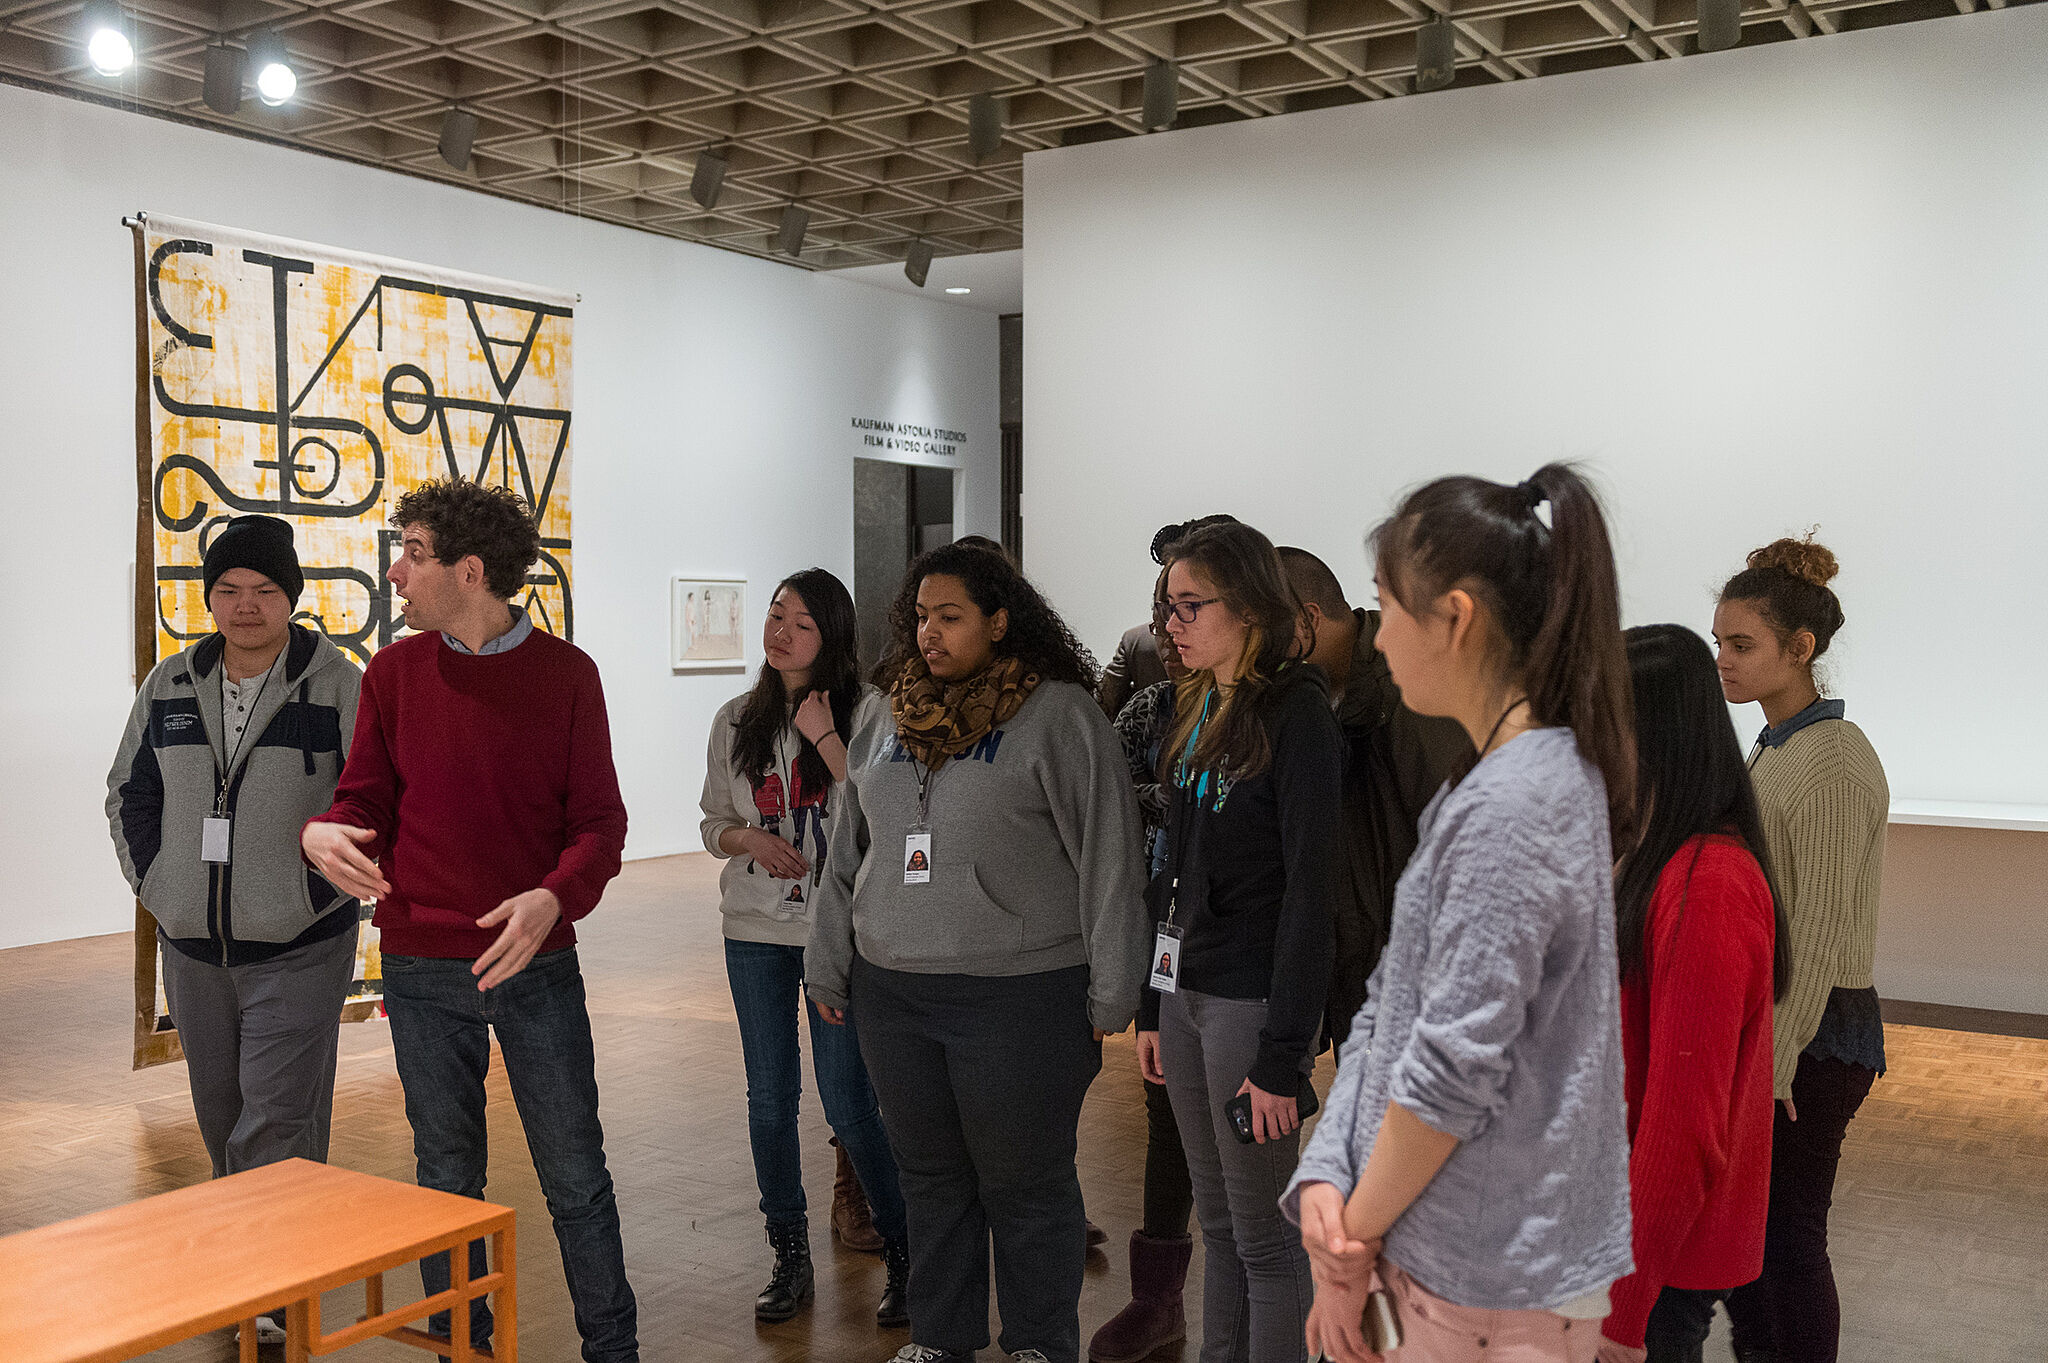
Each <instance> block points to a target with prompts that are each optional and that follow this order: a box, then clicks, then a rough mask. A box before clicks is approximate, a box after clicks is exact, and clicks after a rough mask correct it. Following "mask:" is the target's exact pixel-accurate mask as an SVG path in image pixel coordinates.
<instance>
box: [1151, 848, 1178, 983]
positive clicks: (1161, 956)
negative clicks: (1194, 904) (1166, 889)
mask: <svg viewBox="0 0 2048 1363" xmlns="http://www.w3.org/2000/svg"><path fill="white" fill-rule="evenodd" d="M1173 888H1174V891H1178V890H1179V889H1180V879H1179V878H1178V877H1175V879H1174V882H1173ZM1179 908H1180V898H1179V895H1178V894H1177V893H1174V894H1171V895H1170V897H1169V898H1168V900H1167V904H1166V921H1165V922H1164V923H1161V924H1160V925H1159V930H1158V931H1157V932H1155V933H1153V934H1152V979H1151V985H1152V987H1153V988H1154V989H1156V990H1158V991H1159V992H1160V993H1162V994H1177V993H1179V992H1180V947H1181V938H1182V937H1183V936H1184V935H1185V934H1184V933H1183V931H1182V930H1181V929H1180V928H1179V927H1177V926H1176V925H1175V924H1174V921H1173V915H1174V913H1175V912H1176V911H1177V910H1178V909H1179Z"/></svg>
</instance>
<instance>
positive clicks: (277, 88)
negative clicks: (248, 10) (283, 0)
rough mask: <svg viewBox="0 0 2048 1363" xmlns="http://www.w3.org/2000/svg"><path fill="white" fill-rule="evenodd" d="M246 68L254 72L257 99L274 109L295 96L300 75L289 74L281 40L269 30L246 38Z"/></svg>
mask: <svg viewBox="0 0 2048 1363" xmlns="http://www.w3.org/2000/svg"><path fill="white" fill-rule="evenodd" d="M249 65H250V66H252V67H254V68H255V69H256V95H257V97H258V98H259V99H261V100H262V101H263V102H264V103H265V104H268V105H269V106H270V107H271V108H273V109H275V108H276V107H277V106H278V105H280V104H283V103H284V102H285V101H286V100H289V99H290V98H291V97H292V96H293V95H295V94H297V93H298V89H299V73H298V72H296V71H294V70H292V64H291V57H290V55H289V54H288V53H286V51H285V50H284V39H282V38H280V37H278V36H277V34H275V33H273V32H272V31H271V30H269V29H267V28H266V29H264V30H262V31H261V32H259V33H254V34H251V35H250V37H249Z"/></svg>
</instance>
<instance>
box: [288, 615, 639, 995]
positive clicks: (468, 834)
mask: <svg viewBox="0 0 2048 1363" xmlns="http://www.w3.org/2000/svg"><path fill="white" fill-rule="evenodd" d="M323 821H324V822H327V823H339V824H353V825H355V826H356V827H358V828H367V829H369V830H370V831H371V832H373V833H375V834H376V835H377V839H376V841H375V842H374V843H372V844H370V845H369V846H368V847H367V848H366V849H365V850H366V851H367V852H368V853H369V854H370V855H371V856H373V857H375V858H377V859H378V861H379V863H380V865H381V869H382V870H383V872H384V878H385V879H386V880H387V881H389V882H390V884H391V893H390V894H388V895H386V896H385V897H384V898H383V899H382V900H381V901H379V903H378V905H377V916H376V919H375V920H374V921H375V922H376V925H377V929H378V931H379V932H380V933H381V934H382V945H383V949H384V950H385V951H388V952H392V953H394V954H396V955H400V956H439V957H453V958H461V959H468V958H473V957H476V956H480V955H482V954H483V951H484V949H485V948H486V947H488V946H489V945H490V944H491V943H492V942H493V941H495V940H496V939H497V936H498V934H499V933H500V932H501V931H503V928H502V927H501V926H500V927H489V928H479V927H477V926H476V920H477V919H479V918H481V917H483V915H485V914H487V913H489V912H490V911H491V910H492V909H495V908H497V907H498V905H499V904H501V903H503V902H504V901H505V900H507V899H510V898H512V897H513V896H514V895H519V894H524V893H526V892H527V891H528V890H534V889H543V888H544V889H548V890H552V891H554V893H555V897H556V898H557V899H559V900H561V901H562V920H561V922H560V923H558V924H556V926H555V929H554V931H553V932H552V933H550V934H549V935H548V938H547V940H546V941H545V942H543V943H542V944H541V947H540V949H541V950H542V951H555V950H559V949H560V948H562V947H566V946H570V945H573V944H574V943H575V941H576V930H575V929H574V928H573V927H571V926H570V924H572V923H574V922H575V921H576V920H577V919H579V918H581V917H583V916H584V915H585V914H587V913H589V912H590V911H591V910H592V909H594V908H596V907H597V900H598V896H599V895H601V894H603V893H604V887H605V884H606V882H608V881H609V880H610V879H611V878H612V877H613V876H615V875H617V874H618V873H619V856H620V853H621V852H622V851H623V850H624V848H625V845H626V806H625V802H624V801H622V800H621V799H620V798H619V778H618V774H617V772H615V771H614V770H613V768H612V742H611V726H610V724H609V722H608V721H607V720H606V718H605V709H604V689H603V687H602V686H601V685H600V684H599V682H598V676H597V664H596V663H594V662H592V661H591V660H590V657H589V655H587V654H585V653H584V652H583V651H582V650H581V649H579V648H577V647H576V646H575V645H574V644H569V643H565V642H563V641H562V640H560V639H557V638H556V637H555V636H553V635H552V634H547V633H544V632H543V631H541V630H538V629H536V630H534V631H533V633H531V634H530V635H528V636H527V637H526V639H525V640H523V641H522V642H521V643H520V644H519V645H518V646H517V647H516V648H513V649H512V650H510V651H509V652H506V653H493V654H486V655H483V656H473V655H470V654H465V653H459V652H457V651H456V650H455V649H453V648H450V647H449V646H448V644H447V641H446V640H444V639H442V637H441V636H440V634H439V633H425V634H417V635H414V636H412V637H411V638H408V639H402V640H400V641H399V642H398V643H395V644H393V645H391V646H390V647H389V648H386V649H383V650H381V651H380V652H378V654H377V655H376V656H375V657H374V658H372V659H371V660H370V666H369V668H368V669H367V670H366V671H365V672H364V673H363V691H362V699H361V700H360V701H359V702H358V705H357V710H356V732H355V738H354V741H353V742H352V743H351V745H350V747H349V752H348V763H347V765H346V766H345V767H344V768H343V770H342V774H341V783H340V785H339V786H338V787H336V789H335V792H334V806H333V808H331V809H329V810H328V811H327V812H326V813H325V814H322V815H320V816H319V817H318V818H317V819H315V820H313V822H315V823H319V822H323Z"/></svg>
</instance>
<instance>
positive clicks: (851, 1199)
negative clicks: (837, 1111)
mask: <svg viewBox="0 0 2048 1363" xmlns="http://www.w3.org/2000/svg"><path fill="white" fill-rule="evenodd" d="M832 1149H833V1152H834V1153H835V1154H837V1155H838V1156H839V1170H838V1172H837V1173H835V1174H833V1176H832V1233H833V1234H834V1235H836V1236H838V1237H839V1243H840V1244H842V1245H844V1246H846V1247H847V1248H848V1249H852V1250H859V1251H860V1252H861V1253H862V1254H880V1253H881V1252H882V1236H881V1233H880V1232H879V1231H877V1230H876V1229H875V1218H874V1214H873V1213H871V1212H870V1211H869V1210H868V1195H867V1194H866V1193H864V1192H862V1191H861V1186H860V1179H859V1178H858V1177H857V1176H856V1175H855V1174H854V1172H853V1161H852V1160H850V1159H848V1158H847V1157H846V1151H845V1149H844V1148H843V1147H841V1146H840V1144H839V1138H838V1137H837V1136H834V1137H833V1138H832Z"/></svg>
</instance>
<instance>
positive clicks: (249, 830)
mask: <svg viewBox="0 0 2048 1363" xmlns="http://www.w3.org/2000/svg"><path fill="white" fill-rule="evenodd" d="M203 579H204V581H205V584H206V604H207V608H208V609H209V610H211V611H212V612H213V619H214V624H215V625H216V627H217V632H216V633H213V634H209V635H208V636H206V638H204V639H201V640H200V641H199V642H198V643H196V644H194V645H192V647H190V648H188V649H186V650H185V651H183V652H182V653H179V654H177V655H175V656H173V657H171V658H167V659H165V660H164V661H163V662H160V663H158V664H157V665H156V667H155V669H154V670H152V671H151V672H150V674H149V677H148V679H147V680H146V681H144V682H143V684H142V689H141V691H140V693H139V694H137V696H136V697H135V706H134V709H133V710H132V711H131V712H130V713H129V716H128V727H127V731H126V732H125V733H124V734H123V735H122V738H121V748H120V752H119V753H118V754H117V755H116V756H115V759H114V767H113V770H112V771H111V772H110V773H109V774H108V776H107V820H108V823H109V825H110V826H111V828H112V830H113V836H114V849H115V852H116V853H117V854H118V855H119V857H120V861H121V870H122V871H123V873H124V874H126V875H127V877H128V884H129V885H130V887H132V888H133V889H134V891H135V894H136V897H137V898H139V899H140V900H141V901H142V903H143V906H144V907H145V908H147V909H148V910H149V911H150V913H151V915H153V916H154V917H155V919H156V921H157V942H158V954H159V956H160V958H161V959H162V962H163V979H164V992H165V994H166V995H167V997H168V998H169V1001H170V1013H171V1021H172V1022H173V1023H174V1024H175V1025H176V1026H177V1029H178V1039H179V1041H180V1042H181V1043H182V1045H183V1046H184V1050H185V1061H186V1072H187V1076H188V1077H189V1079H190V1081H191V1086H192V1106H193V1110H194V1112H195V1113H196V1114H197V1116H198V1119H199V1134H200V1137H201V1139H202V1140H203V1141H204V1142H205V1145H206V1152H207V1155H208V1156H209V1157H210V1158H211V1160H212V1163H213V1173H214V1176H215V1177H216V1178H218V1177H221V1176H222V1175H225V1174H232V1173H239V1172H240V1171H242V1170H244V1169H253V1168H255V1167H256V1166H258V1165H262V1164H269V1163H272V1162H274V1161H277V1160H281V1159H289V1158H292V1157H293V1156H303V1157H304V1158H307V1159H315V1160H325V1159H326V1158H327V1132H328V1123H329V1119H330V1116H331V1114H332V1111H333V1105H334V1067H335V1052H336V1047H337V1044H338V1035H337V1034H338V1032H339V1031H340V1026H341V1005H342V1001H343V1000H344V999H345V998H346V997H347V996H348V989H349V985H350V983H351V982H352V981H353V980H354V978H355V955H356V935H357V922H358V919H359V917H360V911H359V909H358V906H357V904H356V901H355V899H354V898H353V897H351V896H349V895H345V894H342V893H341V892H340V891H338V890H336V889H335V888H334V887H333V886H332V885H330V884H328V883H327V882H326V881H325V880H323V879H321V878H320V877H319V876H318V875H314V874H310V873H309V872H308V871H307V868H306V865H305V862H304V861H303V860H302V859H301V857H300V854H299V829H300V828H301V827H302V826H303V825H304V824H305V822H306V820H307V819H309V818H311V817H312V816H313V815H315V814H318V813H320V812H321V811H323V810H325V809H326V808H327V806H328V805H329V804H330V803H332V801H333V799H334V787H335V783H336V781H337V780H338V779H339V777H340V775H341V766H342V760H343V758H344V756H345V755H346V753H347V751H348V741H349V738H350V737H351V735H352V734H353V733H354V731H355V722H356V695H357V692H358V691H359V690H360V688H361V686H362V673H361V672H360V671H358V670H357V668H356V666H355V664H354V663H352V662H351V661H349V659H348V657H347V655H345V654H343V653H342V652H341V650H340V649H338V648H336V647H335V646H334V645H333V644H331V643H329V642H328V641H327V639H326V638H324V637H323V636H321V635H319V634H317V633H315V632H314V631H312V630H309V629H306V628H304V627H302V626H298V625H294V624H292V622H291V617H292V610H293V607H294V605H295V604H296V603H297V601H298V598H299V594H300V593H301V592H302V591H303V590H304V588H305V575H304V574H303V573H302V572H301V571H300V569H299V559H298V555H297V553H296V552H295V551H294V549H293V547H292V528H291V526H290V525H289V524H287V523H286V522H284V521H281V520H278V519H276V518H275V517H272V516H237V517H236V518H235V519H233V520H231V521H229V522H228V523H227V525H225V526H224V527H222V528H221V530H220V531H219V532H218V533H216V534H215V535H214V537H213V541H212V543H211V544H209V545H208V546H207V550H206V559H205V567H204V570H203ZM216 673H217V674H218V675H217V676H216ZM267 1324H268V1325H269V1327H270V1328H268V1329H264V1330H262V1331H261V1335H262V1337H263V1338H265V1339H275V1340H277V1341H280V1342H281V1341H282V1340H283V1338H284V1335H283V1331H282V1330H281V1329H278V1328H277V1326H276V1322H275V1321H268V1322H267Z"/></svg>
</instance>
